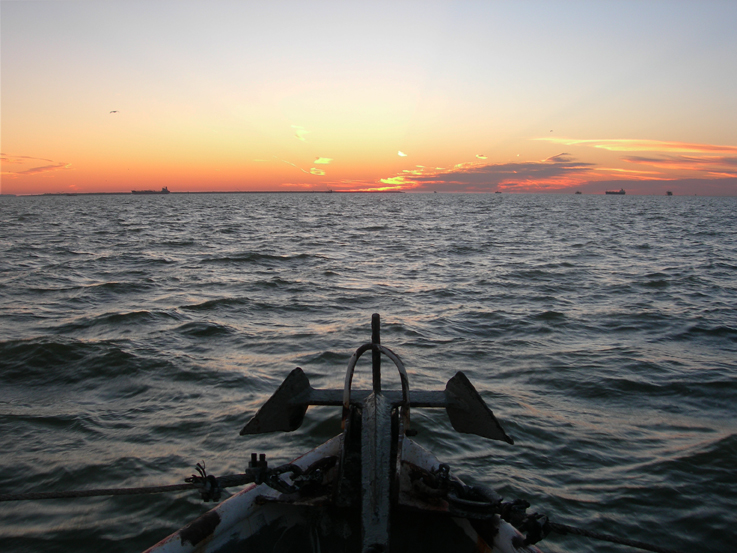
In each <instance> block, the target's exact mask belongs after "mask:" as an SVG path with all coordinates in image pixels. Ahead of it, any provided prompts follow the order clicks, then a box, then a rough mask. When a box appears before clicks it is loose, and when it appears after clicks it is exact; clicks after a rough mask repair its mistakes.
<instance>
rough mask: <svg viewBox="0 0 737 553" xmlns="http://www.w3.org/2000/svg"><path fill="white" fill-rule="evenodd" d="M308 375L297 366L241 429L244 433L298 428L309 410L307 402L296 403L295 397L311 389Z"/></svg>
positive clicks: (288, 430)
mask: <svg viewBox="0 0 737 553" xmlns="http://www.w3.org/2000/svg"><path fill="white" fill-rule="evenodd" d="M311 389H312V388H311V386H310V380H309V379H308V378H307V375H306V374H305V373H304V371H302V369H300V368H299V367H297V368H296V369H294V370H293V371H292V372H291V373H289V376H287V378H286V379H285V380H284V382H282V383H281V386H279V388H277V390H276V392H274V395H273V396H271V397H270V398H269V400H268V401H267V402H266V403H264V405H263V406H262V407H261V409H259V410H258V412H257V413H256V414H255V415H254V416H253V418H252V419H251V420H250V421H248V424H246V426H244V427H243V430H241V436H243V435H244V434H264V433H266V432H276V431H277V430H280V431H282V432H292V431H294V430H297V429H298V428H299V427H300V426H301V425H302V421H303V420H304V418H305V413H306V412H307V404H306V403H295V402H294V399H295V398H297V397H298V396H300V395H301V394H304V393H308V394H309V392H310V390H311Z"/></svg>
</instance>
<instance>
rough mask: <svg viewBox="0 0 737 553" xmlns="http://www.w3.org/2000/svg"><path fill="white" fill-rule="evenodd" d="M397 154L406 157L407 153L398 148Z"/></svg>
mask: <svg viewBox="0 0 737 553" xmlns="http://www.w3.org/2000/svg"><path fill="white" fill-rule="evenodd" d="M397 155H398V156H399V157H407V154H405V153H404V152H402V151H401V150H400V151H399V152H397Z"/></svg>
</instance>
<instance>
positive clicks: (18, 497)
mask: <svg viewBox="0 0 737 553" xmlns="http://www.w3.org/2000/svg"><path fill="white" fill-rule="evenodd" d="M217 481H218V485H219V487H220V488H230V487H233V486H242V485H244V484H248V483H250V482H253V477H251V476H250V475H248V474H233V475H229V476H222V477H220V478H217ZM202 488H203V484H202V483H199V482H195V483H191V484H173V485H171V486H148V487H141V488H103V489H97V490H70V491H66V492H31V493H12V494H0V502H2V501H25V500H32V499H71V498H77V497H96V496H102V495H108V496H110V495H141V494H149V493H167V492H178V491H184V490H199V489H202Z"/></svg>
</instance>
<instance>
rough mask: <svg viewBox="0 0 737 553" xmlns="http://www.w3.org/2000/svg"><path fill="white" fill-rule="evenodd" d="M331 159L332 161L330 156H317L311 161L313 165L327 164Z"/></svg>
mask: <svg viewBox="0 0 737 553" xmlns="http://www.w3.org/2000/svg"><path fill="white" fill-rule="evenodd" d="M331 161H333V158H331V157H318V158H317V159H315V161H313V163H314V164H315V165H327V164H328V163H330V162H331Z"/></svg>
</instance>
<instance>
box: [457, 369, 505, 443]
mask: <svg viewBox="0 0 737 553" xmlns="http://www.w3.org/2000/svg"><path fill="white" fill-rule="evenodd" d="M445 393H446V394H447V395H450V396H452V398H453V401H449V402H447V404H446V407H445V410H446V412H447V413H448V418H450V423H451V424H452V425H453V428H455V429H456V430H457V431H458V432H463V433H465V434H476V435H477V436H482V437H484V438H491V439H492V440H500V441H502V442H507V443H508V444H513V443H514V440H512V438H510V437H509V436H507V433H506V432H504V429H503V428H502V425H501V424H499V421H498V420H496V417H495V416H494V413H492V411H491V409H489V408H488V407H487V405H486V403H484V400H483V399H482V398H481V396H480V395H479V393H478V392H477V391H476V388H474V387H473V384H471V382H470V380H468V378H467V377H466V375H465V374H463V373H462V372H461V371H458V372H457V373H456V375H455V376H454V377H453V378H451V379H450V380H448V383H447V384H446V386H445Z"/></svg>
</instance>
